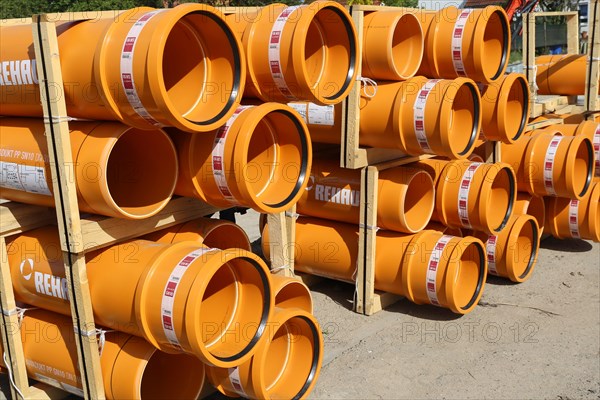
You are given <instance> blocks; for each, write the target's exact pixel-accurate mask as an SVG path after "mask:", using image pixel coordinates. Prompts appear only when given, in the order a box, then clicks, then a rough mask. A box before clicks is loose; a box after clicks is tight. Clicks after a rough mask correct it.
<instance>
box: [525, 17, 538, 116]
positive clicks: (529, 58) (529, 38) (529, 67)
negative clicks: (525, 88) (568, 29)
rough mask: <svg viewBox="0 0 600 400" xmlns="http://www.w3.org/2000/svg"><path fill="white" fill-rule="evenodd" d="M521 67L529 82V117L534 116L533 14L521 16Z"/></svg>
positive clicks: (535, 92) (535, 91) (535, 93)
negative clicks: (523, 68)
mask: <svg viewBox="0 0 600 400" xmlns="http://www.w3.org/2000/svg"><path fill="white" fill-rule="evenodd" d="M522 38H523V66H524V67H525V75H526V76H527V82H529V93H530V94H531V95H530V96H529V103H530V106H531V107H530V109H531V111H530V112H531V116H532V117H533V116H535V107H534V106H535V99H536V97H537V90H536V87H535V86H536V84H535V79H536V76H535V75H536V72H537V69H536V67H535V14H533V13H526V14H523V35H522Z"/></svg>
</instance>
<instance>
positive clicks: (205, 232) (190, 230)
mask: <svg viewBox="0 0 600 400" xmlns="http://www.w3.org/2000/svg"><path fill="white" fill-rule="evenodd" d="M142 239H144V240H151V241H153V242H158V243H165V244H171V243H178V242H185V241H192V242H198V243H201V244H203V245H205V246H207V247H212V248H217V249H232V248H235V249H242V250H247V251H252V245H251V244H250V239H248V235H246V232H244V230H243V229H242V228H241V227H240V226H239V225H236V224H234V223H233V222H230V221H225V220H222V219H212V218H197V219H195V220H192V221H189V222H185V223H183V224H178V225H173V226H170V227H168V228H166V229H161V230H160V231H156V232H152V233H150V234H148V235H145V236H144V237H143V238H142Z"/></svg>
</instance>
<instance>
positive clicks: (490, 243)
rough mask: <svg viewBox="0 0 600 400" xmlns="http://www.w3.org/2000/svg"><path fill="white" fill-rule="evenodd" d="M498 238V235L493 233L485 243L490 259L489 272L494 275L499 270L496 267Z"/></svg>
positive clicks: (488, 258) (488, 259)
mask: <svg viewBox="0 0 600 400" xmlns="http://www.w3.org/2000/svg"><path fill="white" fill-rule="evenodd" d="M497 240H498V236H496V235H491V236H490V237H488V240H487V242H486V243H485V251H486V254H487V261H488V272H489V273H490V274H492V275H498V270H497V269H496V244H497V243H498V242H497Z"/></svg>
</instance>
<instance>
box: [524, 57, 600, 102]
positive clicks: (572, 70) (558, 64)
mask: <svg viewBox="0 0 600 400" xmlns="http://www.w3.org/2000/svg"><path fill="white" fill-rule="evenodd" d="M586 58H587V56H586V55H579V54H560V55H546V56H540V57H537V58H536V59H535V63H536V67H537V73H536V79H535V81H536V84H537V85H538V94H558V95H566V96H575V95H583V94H585V79H586V78H585V77H586V68H587V63H586ZM598 90H599V91H598V94H600V89H598Z"/></svg>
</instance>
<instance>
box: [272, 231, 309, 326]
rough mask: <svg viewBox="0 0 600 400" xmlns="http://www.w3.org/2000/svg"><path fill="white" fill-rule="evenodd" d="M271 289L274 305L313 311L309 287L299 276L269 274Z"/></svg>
mask: <svg viewBox="0 0 600 400" xmlns="http://www.w3.org/2000/svg"><path fill="white" fill-rule="evenodd" d="M261 231H262V229H261ZM271 290H272V291H273V295H274V297H275V307H279V308H286V309H291V308H299V309H301V310H304V311H306V312H307V313H309V314H312V313H313V302H312V296H311V294H310V289H309V288H308V287H307V286H306V285H305V284H304V283H303V282H302V281H301V280H300V279H299V278H296V277H294V278H292V277H287V276H283V275H277V274H271Z"/></svg>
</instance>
